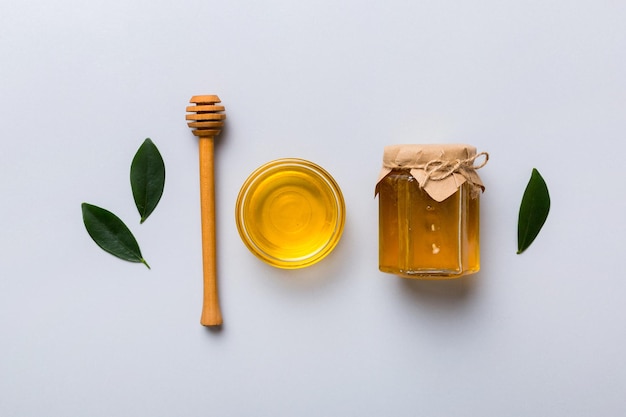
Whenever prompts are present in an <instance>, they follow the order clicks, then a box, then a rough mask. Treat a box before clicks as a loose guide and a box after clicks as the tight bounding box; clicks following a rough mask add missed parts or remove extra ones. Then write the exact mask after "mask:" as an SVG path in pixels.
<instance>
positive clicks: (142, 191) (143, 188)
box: [130, 138, 165, 223]
mask: <svg viewBox="0 0 626 417" xmlns="http://www.w3.org/2000/svg"><path fill="white" fill-rule="evenodd" d="M130 186H131V188H132V190H133V198H134V199H135V205H136V206H137V210H138V211H139V215H140V216H141V223H143V222H144V221H145V220H146V219H147V218H148V216H150V214H151V213H152V212H153V211H154V209H155V208H156V206H157V204H159V200H160V199H161V196H162V195H163V188H164V187H165V164H164V163H163V158H162V157H161V153H160V152H159V150H158V149H157V147H156V145H155V144H154V143H153V142H152V141H151V140H150V138H148V139H146V140H145V141H144V142H143V144H142V145H141V146H140V147H139V149H138V150H137V153H136V154H135V157H134V158H133V162H132V163H131V165H130Z"/></svg>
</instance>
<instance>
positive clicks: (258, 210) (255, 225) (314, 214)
mask: <svg viewBox="0 0 626 417" xmlns="http://www.w3.org/2000/svg"><path fill="white" fill-rule="evenodd" d="M236 220H237V229H238V231H239V235H240V236H241V239H242V240H243V242H244V243H245V245H246V246H247V247H248V249H249V250H250V251H251V252H252V253H253V254H254V255H256V256H257V257H258V258H260V259H261V260H263V261H264V262H266V263H268V264H269V265H272V266H275V267H278V268H285V269H295V268H302V267H305V266H309V265H312V264H314V263H316V262H318V261H320V260H322V259H323V258H324V257H326V255H328V254H329V253H330V252H331V251H332V250H333V249H334V248H335V246H336V245H337V243H338V242H339V238H340V237H341V234H342V232H343V227H344V223H345V203H344V199H343V195H342V194H341V190H340V189H339V186H338V185H337V183H336V182H335V180H334V179H333V178H332V177H331V176H330V174H329V173H328V172H326V171H325V170H324V169H323V168H322V167H320V166H319V165H316V164H314V163H312V162H309V161H305V160H303V159H295V158H285V159H277V160H275V161H271V162H268V163H266V164H265V165H263V166H261V167H259V168H257V169H256V170H255V171H254V172H253V173H252V174H250V176H249V177H248V179H247V180H246V181H245V182H244V184H243V186H242V187H241V191H240V192H239V196H238V198H237V208H236Z"/></svg>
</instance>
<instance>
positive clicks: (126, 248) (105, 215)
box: [81, 203, 150, 269]
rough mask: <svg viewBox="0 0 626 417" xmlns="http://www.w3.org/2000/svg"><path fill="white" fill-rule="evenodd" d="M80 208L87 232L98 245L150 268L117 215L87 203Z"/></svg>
mask: <svg viewBox="0 0 626 417" xmlns="http://www.w3.org/2000/svg"><path fill="white" fill-rule="evenodd" d="M81 208H82V211H83V222H84V223H85V227H86V228H87V233H89V236H91V238H92V239H93V240H94V242H96V244H97V245H98V246H100V247H101V248H102V249H104V250H105V251H107V252H109V253H110V254H111V255H114V256H117V257H118V258H120V259H124V260H125V261H130V262H138V263H139V262H141V263H143V264H144V265H146V266H147V267H148V269H150V265H148V263H147V262H146V261H145V259H143V256H141V251H140V250H139V245H138V244H137V241H136V240H135V237H134V236H133V234H132V233H131V232H130V230H129V229H128V227H126V225H125V224H124V222H122V221H121V220H120V218H119V217H117V216H116V215H115V214H113V213H111V212H110V211H108V210H105V209H103V208H101V207H98V206H94V205H91V204H87V203H83V204H82V205H81Z"/></svg>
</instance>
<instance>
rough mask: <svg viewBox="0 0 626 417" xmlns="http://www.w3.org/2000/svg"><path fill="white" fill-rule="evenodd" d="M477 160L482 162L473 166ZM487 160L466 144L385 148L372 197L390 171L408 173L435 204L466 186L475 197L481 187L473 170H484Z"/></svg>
mask: <svg viewBox="0 0 626 417" xmlns="http://www.w3.org/2000/svg"><path fill="white" fill-rule="evenodd" d="M480 157H484V161H483V162H481V163H480V164H479V165H474V162H475V161H476V159H478V158H480ZM488 160H489V154H487V153H486V152H481V153H476V148H475V147H474V146H471V145H466V144H437V145H435V144H428V145H392V146H386V147H385V151H384V154H383V167H382V169H381V171H380V174H379V176H378V181H377V182H376V194H377V193H378V183H380V181H381V180H382V179H383V178H385V177H386V176H387V175H388V174H389V173H390V172H391V171H392V170H394V169H403V170H409V171H410V173H411V175H412V176H413V177H414V178H415V179H416V180H417V182H418V184H419V186H420V188H422V189H424V191H426V193H428V195H429V196H430V197H432V198H433V199H434V200H435V201H439V202H441V201H443V200H445V199H446V198H448V197H450V196H451V195H452V194H454V193H455V192H456V191H457V190H458V189H459V187H461V185H463V184H464V183H466V182H467V183H469V184H470V185H471V190H472V195H473V196H477V195H478V194H479V193H480V192H481V191H484V190H485V187H484V186H483V183H482V181H481V180H480V177H479V176H478V173H477V172H476V170H477V169H479V168H482V167H483V166H485V164H486V163H487V161H488Z"/></svg>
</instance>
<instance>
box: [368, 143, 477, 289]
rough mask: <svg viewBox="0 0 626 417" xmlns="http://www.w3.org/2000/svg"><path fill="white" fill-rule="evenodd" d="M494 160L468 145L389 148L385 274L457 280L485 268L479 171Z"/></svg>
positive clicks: (382, 232) (383, 198)
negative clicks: (481, 234) (482, 263)
mask: <svg viewBox="0 0 626 417" xmlns="http://www.w3.org/2000/svg"><path fill="white" fill-rule="evenodd" d="M488 159H489V155H488V154H487V153H486V152H481V153H477V152H476V148H475V147H473V146H470V145H464V144H446V145H432V144H431V145H394V146H387V147H385V150H384V155H383V168H382V170H381V173H380V175H379V179H378V182H377V184H376V194H377V195H378V198H379V269H380V270H381V271H382V272H388V273H392V274H396V275H399V276H402V277H405V278H416V279H451V278H458V277H461V276H463V275H467V274H472V273H475V272H477V271H478V270H479V269H480V236H479V226H480V194H481V192H483V191H484V186H483V184H482V182H481V180H480V177H479V176H478V174H477V172H476V170H477V169H479V168H482V167H483V166H484V165H485V164H486V163H487V161H488ZM477 160H478V161H477Z"/></svg>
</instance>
